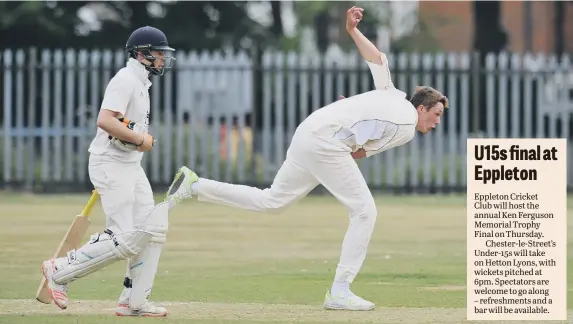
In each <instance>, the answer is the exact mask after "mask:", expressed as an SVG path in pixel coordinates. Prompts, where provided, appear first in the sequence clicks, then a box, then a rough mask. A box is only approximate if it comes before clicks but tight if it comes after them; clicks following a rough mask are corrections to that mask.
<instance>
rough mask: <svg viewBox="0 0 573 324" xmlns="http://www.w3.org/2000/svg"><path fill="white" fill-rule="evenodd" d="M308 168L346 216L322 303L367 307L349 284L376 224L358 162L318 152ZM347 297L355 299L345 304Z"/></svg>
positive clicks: (367, 303)
mask: <svg viewBox="0 0 573 324" xmlns="http://www.w3.org/2000/svg"><path fill="white" fill-rule="evenodd" d="M311 171H312V173H313V175H314V176H315V177H316V178H317V179H318V180H319V181H320V183H321V184H322V185H323V186H324V187H325V188H326V189H327V190H328V191H329V192H330V193H332V194H333V195H334V197H336V199H337V200H338V201H339V202H341V203H342V204H343V205H344V206H346V208H347V210H348V215H349V218H350V222H349V225H348V229H347V231H346V235H345V237H344V240H343V242H342V252H341V254H340V260H339V263H338V267H337V269H336V274H335V277H334V283H333V285H332V289H331V291H330V293H329V294H327V302H326V304H325V306H326V307H327V308H332V309H349V310H370V309H372V308H374V304H372V303H370V302H367V301H365V300H363V299H362V298H359V297H357V296H354V294H352V292H351V291H350V288H349V286H350V284H351V283H352V282H353V280H354V278H355V277H356V275H357V274H358V273H359V271H360V269H361V268H362V264H363V263H364V259H365V258H366V253H367V250H368V245H369V243H370V238H371V236H372V232H373V230H374V225H375V223H376V217H377V210H376V205H375V203H374V198H373V197H372V194H371V193H370V190H369V189H368V185H367V183H366V181H365V180H364V177H363V176H362V173H361V172H360V169H359V168H358V165H357V164H356V162H355V161H354V159H353V158H352V157H351V156H350V155H349V154H345V153H343V154H338V153H333V154H332V155H328V156H320V155H318V158H317V160H316V163H314V164H312V168H311ZM349 298H350V299H356V300H353V301H352V302H349V303H346V302H347V301H348V300H349Z"/></svg>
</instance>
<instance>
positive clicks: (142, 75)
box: [126, 57, 151, 89]
mask: <svg viewBox="0 0 573 324" xmlns="http://www.w3.org/2000/svg"><path fill="white" fill-rule="evenodd" d="M126 66H127V68H128V69H129V70H130V71H132V72H133V73H134V74H135V75H136V76H137V77H138V78H139V79H141V81H143V84H144V85H145V86H146V87H147V88H148V89H149V87H151V81H150V80H149V71H147V70H146V69H145V66H143V64H141V63H139V61H138V60H136V59H134V58H132V57H130V58H129V59H128V60H127V64H126Z"/></svg>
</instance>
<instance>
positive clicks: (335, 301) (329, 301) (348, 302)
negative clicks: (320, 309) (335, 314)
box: [324, 289, 374, 311]
mask: <svg viewBox="0 0 573 324" xmlns="http://www.w3.org/2000/svg"><path fill="white" fill-rule="evenodd" d="M324 308H326V309H332V310H350V311H369V310H373V309H374V303H372V302H369V301H367V300H365V299H363V298H361V297H358V296H356V295H355V294H353V293H347V294H343V295H336V296H333V295H332V294H331V292H330V289H329V290H328V291H327V292H326V297H325V298H324Z"/></svg>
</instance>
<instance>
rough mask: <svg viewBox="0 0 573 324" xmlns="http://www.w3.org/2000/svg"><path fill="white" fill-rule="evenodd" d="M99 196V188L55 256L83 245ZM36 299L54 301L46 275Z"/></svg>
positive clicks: (45, 301)
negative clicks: (91, 214) (90, 216)
mask: <svg viewBox="0 0 573 324" xmlns="http://www.w3.org/2000/svg"><path fill="white" fill-rule="evenodd" d="M98 198H99V194H98V192H97V190H93V191H92V195H91V197H90V200H89V201H88V203H87V204H86V206H85V207H84V209H83V210H82V213H81V214H79V215H77V216H76V219H75V220H74V222H73V223H72V225H71V226H70V227H69V228H68V232H67V233H66V235H65V236H64V238H63V239H62V241H61V242H60V245H59V246H58V249H57V250H56V253H55V254H54V258H59V257H62V256H65V255H66V254H67V252H68V251H70V250H72V249H77V248H79V247H80V246H81V241H82V238H83V237H84V235H85V233H86V231H87V229H88V227H89V225H90V222H91V221H90V218H89V214H90V213H91V211H92V208H93V205H94V204H95V202H96V201H97V199H98ZM36 299H37V300H38V301H39V302H41V303H44V304H50V303H51V302H52V296H51V295H50V291H49V290H48V283H47V282H46V278H44V277H42V282H41V283H40V286H39V287H38V291H37V292H36Z"/></svg>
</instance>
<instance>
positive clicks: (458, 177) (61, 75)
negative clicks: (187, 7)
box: [0, 49, 573, 192]
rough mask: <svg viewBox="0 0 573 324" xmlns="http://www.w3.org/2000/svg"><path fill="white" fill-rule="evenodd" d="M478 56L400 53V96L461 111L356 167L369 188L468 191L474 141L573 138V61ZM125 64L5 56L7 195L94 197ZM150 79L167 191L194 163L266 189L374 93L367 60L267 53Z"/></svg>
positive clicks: (198, 63)
mask: <svg viewBox="0 0 573 324" xmlns="http://www.w3.org/2000/svg"><path fill="white" fill-rule="evenodd" d="M474 58H475V56H472V55H471V54H468V53H436V54H431V53H426V54H406V53H399V54H392V55H389V60H390V64H391V69H392V73H393V79H394V83H395V85H396V86H397V87H398V88H400V89H403V90H404V91H407V92H410V91H411V89H413V88H414V86H415V85H419V84H424V85H432V86H434V87H435V88H437V89H439V90H441V91H442V92H444V93H445V94H446V95H447V96H448V97H449V99H450V102H451V108H450V109H448V111H447V113H446V115H445V117H444V119H445V120H444V121H443V123H442V125H441V126H440V127H438V128H437V129H436V131H435V132H433V133H432V134H429V135H424V136H417V137H416V138H415V139H414V141H412V142H411V143H409V144H407V145H405V146H403V147H400V148H397V149H394V150H390V151H388V152H385V153H384V154H380V155H377V156H375V157H374V158H371V159H366V160H364V161H360V162H359V164H360V167H361V169H362V170H363V173H364V175H365V177H366V179H367V180H368V182H369V184H371V186H372V188H380V189H395V190H406V191H418V192H427V191H431V192H448V191H452V190H463V189H464V188H465V185H466V162H465V154H466V139H467V138H468V137H470V136H474V137H475V136H483V137H568V138H569V137H570V136H569V134H570V132H571V129H572V127H573V124H571V121H572V119H571V113H572V112H573V74H572V73H571V72H570V70H571V61H570V58H569V57H563V58H559V59H558V58H557V57H554V56H543V55H536V56H532V55H525V56H521V55H518V54H501V55H498V56H495V55H488V56H487V57H486V59H485V63H486V64H485V68H480V67H479V65H478V64H476V61H475V60H473V59H474ZM125 60H126V56H125V53H124V52H122V51H115V52H112V51H88V50H73V49H71V50H55V51H48V50H42V51H38V50H34V49H32V50H14V51H13V50H6V51H4V53H3V54H2V62H1V65H2V76H1V78H0V84H1V86H0V89H2V93H1V97H2V98H1V99H2V101H1V102H2V109H1V114H2V115H1V116H0V119H1V124H2V128H1V131H0V136H1V137H2V140H1V141H0V143H1V144H0V145H2V149H1V150H0V154H2V166H1V168H0V173H1V175H0V186H1V187H4V188H15V189H25V190H47V191H54V190H78V189H77V188H78V187H81V188H90V186H91V185H90V183H89V179H88V176H87V158H88V153H87V148H88V146H89V144H90V141H91V139H92V137H93V135H94V134H95V130H96V122H95V118H96V117H97V113H98V109H99V104H100V102H101V98H102V95H103V92H104V90H105V86H106V84H107V82H108V80H109V79H110V78H111V77H112V76H113V74H114V73H115V72H116V71H117V70H118V69H119V68H121V67H122V66H123V65H124V64H125ZM152 82H153V86H152V87H151V98H152V114H151V132H152V133H153V134H154V135H155V136H156V137H157V138H158V140H159V142H158V143H157V144H158V145H157V146H156V148H155V149H154V150H153V151H152V152H150V153H149V154H148V155H147V156H146V158H145V161H144V166H145V168H146V171H147V172H148V175H149V178H150V181H151V182H152V183H153V184H154V185H157V186H164V185H166V184H168V183H169V182H170V181H171V179H172V177H173V174H174V173H175V171H176V169H177V168H178V167H179V166H180V165H183V164H185V165H188V166H189V167H191V168H193V169H196V170H197V171H198V172H199V173H200V174H201V175H202V176H205V177H209V178H213V179H218V180H224V181H231V182H239V183H250V184H255V185H260V186H264V185H268V184H269V183H271V182H272V179H273V177H274V174H275V173H276V170H277V168H278V167H279V166H280V164H281V163H282V161H283V159H284V156H285V153H286V149H287V147H288V143H289V141H290V138H291V136H292V134H293V132H294V130H295V128H296V126H297V125H298V123H300V121H301V120H302V119H303V118H304V117H306V116H307V115H308V114H309V113H310V112H312V111H313V110H316V109H318V108H320V107H321V106H323V105H325V104H327V103H330V102H332V101H335V100H337V98H338V96H339V95H344V96H351V95H354V94H357V93H360V92H364V91H369V90H371V89H372V87H373V85H372V78H371V76H370V73H369V71H368V69H367V66H366V65H365V63H364V62H363V61H362V60H360V58H359V56H358V55H357V54H356V53H351V54H348V55H341V54H335V53H328V54H327V55H325V56H322V57H321V56H305V55H301V54H299V53H294V52H290V53H282V52H265V53H263V55H262V57H261V58H260V59H259V60H257V59H254V58H253V57H252V56H251V55H250V53H231V52H224V51H221V52H215V53H198V52H178V53H177V61H176V65H175V69H174V70H173V71H171V72H169V73H167V74H166V75H164V76H163V77H161V78H159V77H153V79H152ZM569 180H570V181H569V182H568V183H570V184H571V183H573V181H571V180H572V179H571V178H570V179H569ZM58 188H59V189H58Z"/></svg>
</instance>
